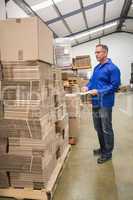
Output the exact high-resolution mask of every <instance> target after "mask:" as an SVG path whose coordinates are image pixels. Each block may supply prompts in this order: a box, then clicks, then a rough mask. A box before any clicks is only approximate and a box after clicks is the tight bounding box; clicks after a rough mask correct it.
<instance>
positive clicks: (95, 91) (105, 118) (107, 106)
mask: <svg viewBox="0 0 133 200" xmlns="http://www.w3.org/2000/svg"><path fill="white" fill-rule="evenodd" d="M95 54H96V59H97V61H99V64H98V65H97V66H96V67H95V68H94V71H93V75H92V77H91V79H90V81H89V83H88V84H87V85H86V87H85V88H84V90H85V91H88V90H89V92H90V94H91V95H92V111H93V112H92V113H93V122H94V128H95V130H96V132H97V135H98V139H99V144H100V148H99V149H95V150H94V151H93V153H94V155H100V157H99V158H98V160H97V162H98V163H99V164H102V163H104V162H106V161H108V160H110V159H111V158H112V151H113V148H114V132H113V128H112V107H113V106H114V100H115V92H116V91H117V89H118V88H119V86H120V70H119V69H118V67H117V66H116V65H115V64H114V63H112V61H111V59H109V58H108V57H107V55H108V47H107V46H106V45H102V44H98V45H97V46H96V51H95Z"/></svg>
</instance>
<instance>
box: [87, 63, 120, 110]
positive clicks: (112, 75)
mask: <svg viewBox="0 0 133 200" xmlns="http://www.w3.org/2000/svg"><path fill="white" fill-rule="evenodd" d="M120 83H121V81H120V70H119V68H118V67H117V66H116V65H115V64H114V63H112V61H111V59H108V61H107V62H106V63H104V64H98V65H97V66H96V67H95V68H94V72H93V75H92V77H91V79H90V81H89V83H88V84H87V85H86V86H87V87H88V90H92V89H96V90H97V91H98V96H93V97H92V105H93V106H95V107H112V106H113V105H114V99H115V92H116V91H117V89H118V88H119V86H120Z"/></svg>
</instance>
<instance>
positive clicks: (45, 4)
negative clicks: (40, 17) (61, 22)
mask: <svg viewBox="0 0 133 200" xmlns="http://www.w3.org/2000/svg"><path fill="white" fill-rule="evenodd" d="M61 1H63V0H53V1H52V0H45V1H44V2H42V3H39V4H36V5H34V6H31V8H32V9H33V10H34V11H37V10H41V9H43V8H47V7H50V6H52V5H53V4H54V3H58V2H61Z"/></svg>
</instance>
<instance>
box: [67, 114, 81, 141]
mask: <svg viewBox="0 0 133 200" xmlns="http://www.w3.org/2000/svg"><path fill="white" fill-rule="evenodd" d="M79 131H80V118H79V117H76V118H74V117H73V118H69V137H76V138H78V134H79Z"/></svg>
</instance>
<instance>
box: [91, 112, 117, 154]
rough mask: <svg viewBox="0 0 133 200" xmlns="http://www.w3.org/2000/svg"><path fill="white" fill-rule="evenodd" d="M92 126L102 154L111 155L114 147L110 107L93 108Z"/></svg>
mask: <svg viewBox="0 0 133 200" xmlns="http://www.w3.org/2000/svg"><path fill="white" fill-rule="evenodd" d="M92 110H93V122H94V128H95V130H96V132H97V135H98V139H99V144H100V149H101V152H102V154H103V155H104V156H107V157H111V156H112V151H113V148H114V132H113V128H112V108H93V109H92Z"/></svg>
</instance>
